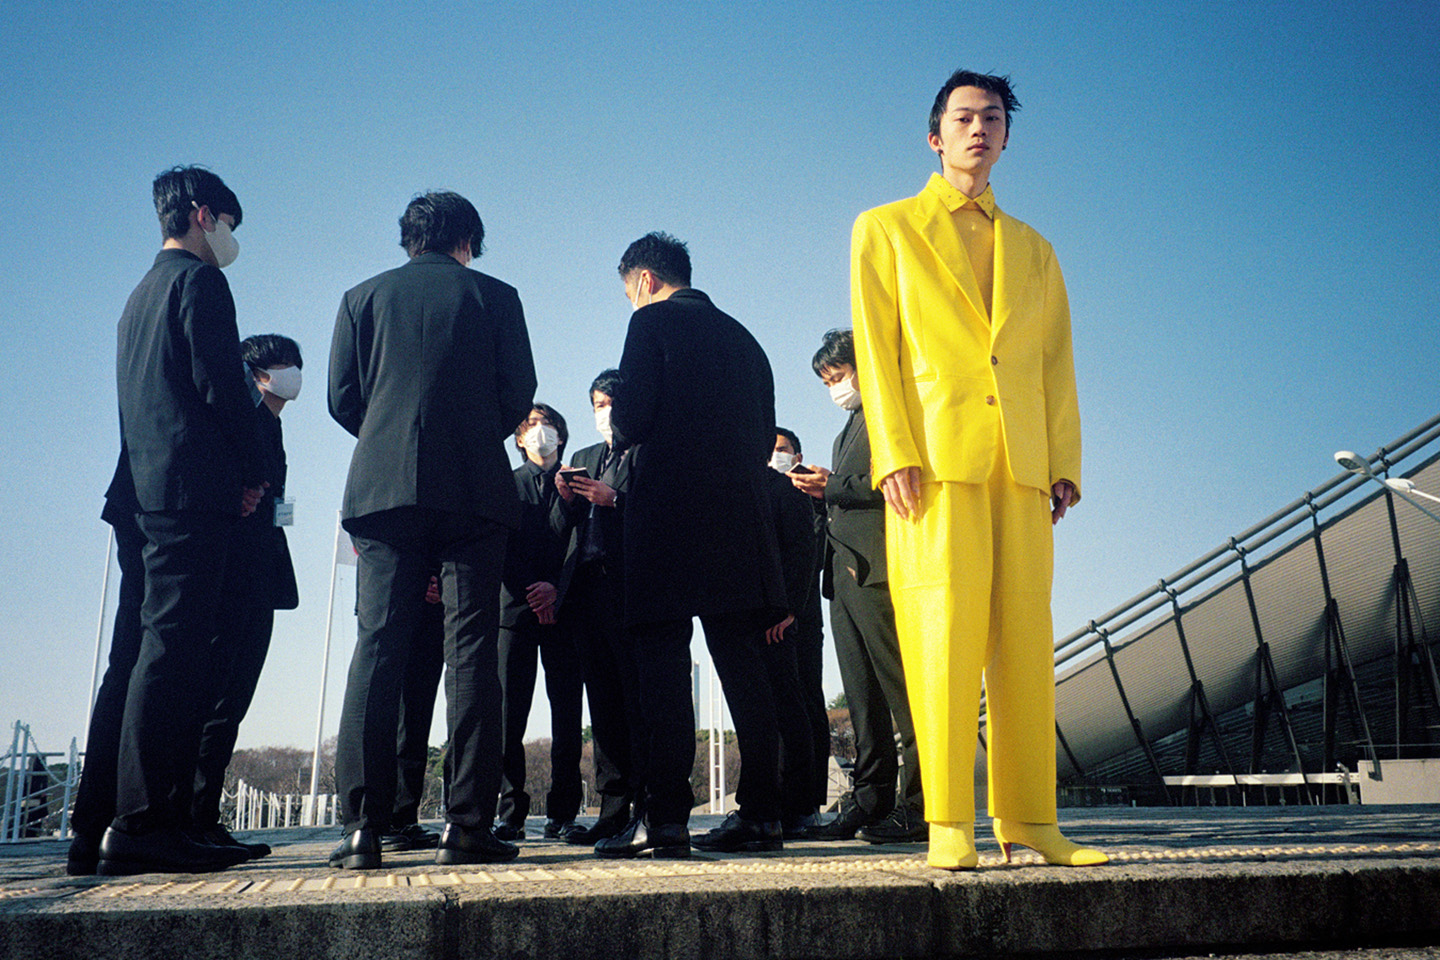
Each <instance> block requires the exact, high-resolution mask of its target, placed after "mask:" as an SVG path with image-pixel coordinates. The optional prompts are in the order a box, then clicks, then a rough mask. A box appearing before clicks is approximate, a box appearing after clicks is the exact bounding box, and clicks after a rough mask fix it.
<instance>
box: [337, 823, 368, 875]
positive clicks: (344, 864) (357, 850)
mask: <svg viewBox="0 0 1440 960" xmlns="http://www.w3.org/2000/svg"><path fill="white" fill-rule="evenodd" d="M330 866H332V867H334V868H335V869H337V870H342V869H343V870H379V869H380V837H379V835H378V834H376V833H375V831H374V830H371V829H370V828H369V827H360V828H358V829H356V830H352V831H351V832H350V833H349V834H348V835H347V836H346V837H345V839H344V840H341V841H340V846H338V847H336V848H335V849H334V850H331V851H330Z"/></svg>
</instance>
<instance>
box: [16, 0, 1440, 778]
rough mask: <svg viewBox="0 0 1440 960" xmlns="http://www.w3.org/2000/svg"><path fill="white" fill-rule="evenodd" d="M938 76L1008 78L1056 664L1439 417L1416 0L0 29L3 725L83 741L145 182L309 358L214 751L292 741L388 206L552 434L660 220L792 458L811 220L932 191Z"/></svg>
mask: <svg viewBox="0 0 1440 960" xmlns="http://www.w3.org/2000/svg"><path fill="white" fill-rule="evenodd" d="M958 66H966V67H970V68H973V69H979V70H987V71H989V70H994V71H998V72H1003V73H1009V74H1010V75H1011V76H1012V78H1013V79H1014V82H1015V89H1016V92H1017V94H1018V96H1019V98H1020V100H1021V101H1022V103H1023V105H1024V106H1023V109H1022V110H1021V112H1020V113H1019V114H1017V116H1016V119H1015V124H1014V127H1013V132H1012V136H1011V140H1010V147H1009V149H1008V150H1007V151H1006V153H1005V156H1004V157H1003V158H1002V160H1001V162H1000V163H999V164H998V165H997V167H996V168H995V172H994V175H993V178H992V182H993V183H994V185H995V190H996V197H997V200H998V202H999V204H1000V205H1001V206H1002V207H1003V208H1004V209H1005V210H1007V211H1008V212H1010V213H1012V214H1013V215H1015V216H1017V217H1019V218H1020V219H1022V220H1025V221H1027V222H1028V223H1030V224H1031V225H1032V226H1034V227H1036V228H1037V229H1038V230H1040V232H1041V233H1043V234H1044V235H1045V236H1046V237H1047V238H1048V239H1049V240H1050V241H1051V242H1052V243H1053V244H1054V246H1055V249H1056V251H1057V253H1058V256H1059V258H1060V262H1061V264H1062V266H1063V268H1064V271H1065V274H1066V278H1067V282H1068V285H1069V291H1070V299H1071V306H1072V311H1073V317H1074V330H1075V344H1076V364H1077V372H1078V377H1079V384H1080V395H1081V405H1082V416H1083V424H1084V430H1085V470H1084V494H1085V498H1084V503H1083V504H1081V506H1080V507H1079V508H1077V509H1076V511H1075V512H1074V513H1072V514H1071V516H1070V517H1069V518H1068V519H1067V520H1066V521H1064V523H1062V524H1061V526H1060V528H1059V530H1058V533H1057V554H1056V557H1057V560H1056V587H1055V597H1054V610H1055V627H1056V633H1057V636H1058V635H1063V634H1066V633H1069V632H1070V631H1071V630H1073V629H1075V628H1077V627H1079V626H1080V625H1082V624H1083V623H1084V622H1086V621H1087V620H1089V619H1090V618H1092V617H1095V616H1098V615H1099V614H1101V613H1103V612H1104V611H1106V610H1109V609H1110V608H1111V607H1113V606H1115V605H1116V604H1118V603H1120V602H1121V601H1123V600H1125V599H1127V598H1128V597H1130V596H1132V595H1133V594H1135V593H1137V592H1139V591H1140V590H1141V589H1144V588H1145V587H1147V586H1148V585H1150V584H1153V583H1154V582H1155V581H1156V580H1157V579H1158V578H1160V577H1162V576H1165V575H1167V574H1169V573H1170V572H1172V571H1174V570H1175V569H1177V568H1179V567H1180V566H1182V565H1183V564H1185V563H1186V562H1188V561H1189V560H1191V559H1193V558H1194V557H1195V556H1197V555H1199V554H1200V553H1202V552H1204V551H1205V550H1208V549H1209V548H1211V547H1213V546H1215V545H1217V544H1219V543H1221V542H1223V541H1224V540H1225V539H1226V538H1228V537H1229V536H1230V535H1232V534H1234V533H1236V532H1238V531H1240V530H1242V529H1243V528H1245V527H1248V526H1249V525H1250V524H1251V523H1253V522H1254V521H1256V520H1258V519H1260V518H1262V517H1264V516H1266V515H1268V514H1270V513H1271V512H1272V511H1273V510H1275V509H1276V508H1278V507H1279V506H1281V505H1282V504H1284V503H1288V502H1289V501H1290V500H1292V499H1293V498H1294V497H1296V496H1298V495H1299V494H1300V493H1302V492H1303V491H1304V490H1306V489H1308V488H1310V487H1312V486H1314V485H1316V484H1318V483H1320V482H1321V481H1323V480H1325V479H1327V478H1328V477H1330V476H1331V475H1332V474H1333V473H1334V472H1335V467H1334V464H1333V461H1332V460H1331V459H1330V455H1331V453H1332V452H1333V451H1334V450H1335V449H1337V448H1340V447H1349V448H1353V449H1356V450H1360V451H1363V452H1370V451H1373V450H1374V449H1375V448H1376V447H1378V446H1379V445H1380V444H1382V443H1384V442H1387V441H1389V440H1390V439H1392V438H1394V437H1396V436H1398V435H1400V434H1401V433H1403V432H1405V431H1406V430H1408V429H1409V428H1410V427H1412V426H1414V425H1415V424H1417V423H1419V422H1421V421H1422V420H1424V419H1426V418H1428V417H1429V416H1431V415H1432V414H1434V413H1435V406H1436V403H1435V401H1436V396H1435V394H1436V391H1435V370H1436V349H1435V336H1436V329H1437V326H1436V322H1435V318H1434V313H1435V303H1436V302H1437V294H1440V280H1437V277H1440V239H1437V227H1440V186H1437V181H1436V156H1437V153H1440V150H1437V148H1440V132H1437V131H1440V125H1437V119H1440V117H1437V108H1436V104H1437V103H1440V21H1437V19H1436V18H1435V16H1434V8H1433V5H1431V4H1427V3H1421V2H1413V3H1384V2H1381V3H1367V4H1353V3H1330V2H1303V3H1243V4H1242V3H1228V2H1225V3H1218V2H1217V3H1202V4H1191V5H1180V6H1175V5H1155V4H1142V3H1118V2H1102V3H1089V4H1072V3H1027V2H1007V3H984V2H967V3H925V2H917V3H905V4H898V3H844V2H835V3H806V2H795V3H787V4H783V5H780V4H776V5H773V6H772V5H766V4H758V3H744V2H742V3H729V4H711V3H697V4H691V5H688V6H686V7H685V8H684V9H678V8H673V7H670V6H667V5H658V4H649V3H634V4H625V5H622V6H609V5H605V4H574V5H567V4H563V3H545V4H527V3H519V4H503V5H502V4H486V3H474V4H454V3H452V4H416V3H396V4H391V5H386V6H384V7H377V6H375V5H372V4H350V5H346V4H328V5H325V6H324V7H323V8H320V7H314V8H312V7H311V6H310V5H304V4H295V5H288V6H285V7H281V8H277V7H275V6H274V5H259V4H250V3H230V4H211V3H203V2H197V3H186V4H167V5H163V6H156V5H153V4H138V3H128V2H116V3H111V4H104V5H54V4H42V3H35V2H24V0H22V2H9V3H6V4H4V5H3V6H0V90H3V92H4V96H5V99H6V103H5V106H4V109H3V110H0V219H3V223H4V225H5V229H4V230H3V231H0V304H3V307H0V351H3V354H0V355H3V356H4V357H5V358H6V360H7V361H8V363H7V369H6V375H5V376H3V377H0V403H3V405H4V408H5V409H6V410H7V411H8V413H9V418H8V425H7V427H6V429H5V430H4V432H3V434H0V463H3V468H0V469H3V474H0V475H3V478H4V482H3V484H0V498H3V510H0V517H3V519H0V609H3V610H4V611H5V617H4V619H3V622H0V722H3V723H5V724H8V723H10V722H11V721H13V720H15V719H22V720H25V721H26V722H28V723H30V724H31V725H32V729H33V730H34V732H35V734H36V736H38V737H39V738H40V741H41V745H42V746H44V747H45V748H46V749H50V750H59V749H64V748H65V746H66V745H67V744H68V742H69V738H70V737H71V736H77V735H80V734H81V733H82V726H83V721H84V716H85V708H86V696H87V690H88V682H89V677H90V663H91V658H92V655H93V650H94V641H95V633H96V620H97V616H98V613H99V605H100V585H101V576H102V570H103V561H104V553H105V543H106V528H105V526H104V525H103V524H102V523H101V522H100V520H99V512H100V506H101V496H102V494H103V491H104V489H105V485H106V483H107V481H108V479H109V476H110V472H111V469H112V467H113V465H114V459H115V455H116V452H117V450H118V440H117V429H116V418H115V370H114V328H115V321H116V320H117V319H118V317H119V314H120V310H121V307H122V306H123V304H124V301H125V298H126V296H127V295H128V294H129V291H130V290H131V288H132V287H133V286H134V285H135V283H136V282H137V281H138V280H139V278H140V277H141V275H142V274H143V273H144V272H145V270H146V269H147V267H148V266H149V264H150V262H151V260H152V259H153V256H154V252H155V250H156V249H157V248H158V246H159V233H158V229H157V227H156V224H155V219H154V213H153V209H152V208H151V206H150V197H149V184H150V180H151V179H152V178H153V176H154V175H155V174H156V173H157V172H158V171H160V170H161V169H163V168H165V167H168V166H170V165H172V164H175V163H182V162H183V163H191V162H198V163H205V164H207V165H209V166H211V167H212V168H213V169H214V170H215V171H216V172H218V173H219V174H220V175H221V176H222V177H224V178H225V179H226V181H227V182H228V183H229V184H230V185H231V186H232V187H233V188H234V189H235V191H236V192H237V194H238V195H239V197H240V199H241V202H242V204H243V205H244V210H245V219H244V224H243V226H242V227H241V228H240V229H239V230H238V231H237V233H236V236H237V239H238V240H239V241H240V244H241V255H240V259H239V260H238V261H237V262H236V263H235V265H234V266H232V267H231V268H229V270H228V271H227V274H228V276H229V279H230V283H231V287H232V289H233V291H234V293H235V299H236V302H237V307H238V311H239V319H240V330H241V333H242V335H246V334H250V333H262V332H271V331H274V332H280V333H285V334H287V335H290V336H292V337H294V338H296V339H297V340H298V341H299V342H300V343H301V346H302V348H303V350H304V351H305V355H306V358H307V361H308V363H307V369H306V373H307V375H308V379H307V381H306V386H305V389H304V392H303V393H302V394H301V397H300V399H299V401H297V402H296V403H294V404H292V405H291V406H290V407H289V408H288V409H287V411H286V413H285V430H286V441H287V447H288V449H289V453H290V463H291V483H290V493H291V494H292V495H293V496H294V497H295V498H296V499H297V500H298V506H297V520H296V523H297V525H296V526H295V527H293V528H292V532H291V546H292V551H293V552H294V555H295V558H296V561H297V568H298V570H297V573H298V577H299V582H300V590H301V598H302V599H301V607H300V609H299V610H298V611H295V612H291V613H282V614H280V615H279V616H278V617H277V622H276V632H275V640H274V643H273V644H272V647H271V654H270V661H269V663H268V665H267V668H266V674H265V676H264V677H263V678H262V680H261V685H260V690H259V692H258V694H257V697H256V701H255V705H254V707H253V708H252V711H251V717H250V719H249V720H247V722H246V725H245V727H243V728H242V730H241V746H256V745H263V744H294V745H308V744H309V743H310V741H311V738H312V736H313V727H314V722H315V704H316V685H317V684H316V680H317V674H318V669H319V662H320V647H321V640H322V638H323V635H324V630H325V619H326V618H325V611H326V600H327V591H328V585H329V577H330V557H331V545H332V543H333V537H334V516H335V510H336V508H337V507H338V505H339V501H340V493H341V489H342V486H343V483H344V477H345V471H346V468H347V465H348V461H349V454H350V450H351V441H350V439H349V437H348V435H346V434H345V433H344V431H342V430H341V429H340V428H339V427H338V426H336V425H335V424H334V423H333V422H331V421H330V419H329V417H328V416H327V414H326V412H325V404H324V380H325V372H324V371H325V359H326V355H327V352H328V347H329V338H330V330H331V326H332V324H333V322H334V316H335V308H336V306H337V305H338V303H339V299H340V295H341V294H342V293H343V292H344V290H346V289H347V288H348V287H350V286H352V285H354V284H355V283H358V282H359V281H361V280H363V279H365V278H366V277H368V276H370V275H372V274H374V273H376V272H378V271H380V270H383V269H387V268H389V267H391V266H394V265H396V264H398V263H399V262H401V260H402V259H403V254H402V252H401V250H400V249H399V247H398V245H397V243H398V230H397V227H396V218H397V217H398V216H399V214H400V212H401V211H402V209H403V208H404V205H405V203H406V201H407V200H408V199H409V197H410V196H411V195H412V194H413V193H415V192H416V191H419V190H423V189H427V188H435V187H444V188H450V189H454V190H458V191H459V192H461V193H463V194H465V195H466V196H468V197H470V199H472V200H473V201H474V202H475V204H476V206H477V207H478V208H479V210H480V212H481V215H482V216H483V218H484V220H485V223H486V228H487V245H488V252H487V253H486V255H485V257H484V258H483V259H482V260H481V261H479V262H478V263H477V264H476V266H478V267H479V268H480V269H482V270H485V271H486V272H489V273H493V274H494V275H496V276H498V277H500V278H502V279H504V280H506V281H508V282H510V283H513V284H514V285H515V286H516V287H518V288H519V290H520V294H521V297H522V299H523V300H524V303H525V308H526V314H527V318H528V321H529V325H530V331H531V337H532V340H533V342H534V346H535V351H536V357H537V366H538V372H539V379H540V391H539V394H538V398H539V399H542V400H545V401H546V402H548V403H551V404H553V405H554V406H556V407H558V408H559V409H560V410H561V412H562V413H564V414H566V415H567V417H568V418H569V419H570V421H571V423H572V425H573V428H574V433H575V437H576V440H575V441H574V442H576V443H577V444H580V443H588V442H590V441H591V439H593V436H592V430H591V428H590V427H589V417H588V413H587V410H586V404H585V391H586V387H587V385H588V384H589V381H590V379H591V377H592V376H593V375H594V374H595V373H596V372H598V371H599V370H600V369H601V368H602V367H605V366H609V365H612V364H613V363H614V362H615V361H616V360H618V358H619V353H620V347H621V344H622V343H623V339H624V331H625V324H626V321H627V318H628V316H629V309H628V307H627V305H626V303H625V300H624V297H623V296H622V294H621V289H620V283H619V281H618V279H617V277H616V274H615V263H616V262H617V260H618V259H619V256H620V253H621V252H622V251H623V250H624V248H625V246H626V245H627V244H628V243H629V242H630V241H631V240H633V239H634V238H635V237H637V236H639V235H640V234H642V233H644V232H646V231H648V230H652V229H664V230H668V231H670V232H672V233H675V234H677V235H678V236H680V237H682V238H683V239H685V240H687V241H688V242H689V243H690V248H691V253H692V257H693V259H694V263H695V284H696V286H697V287H699V288H701V289H703V290H705V291H706V292H708V293H709V294H711V296H712V297H713V298H714V299H715V301H716V302H717V303H718V304H719V305H720V306H721V307H722V308H723V309H725V310H727V311H729V312H730V313H732V314H733V315H734V316H736V317H737V318H739V319H740V320H742V321H743V322H745V323H746V324H747V325H748V326H749V327H750V328H751V330H752V331H753V332H754V333H755V335H756V336H757V338H758V339H759V340H760V342H761V344H762V345H764V347H765V348H766V350H767V352H768V353H769V356H770V359H771V363H772V365H773V366H774V369H775V374H776V381H777V405H778V413H779V417H780V419H781V421H782V422H783V423H786V424H787V425H789V426H791V427H793V428H794V429H795V430H797V431H798V432H799V433H800V435H801V438H802V440H803V441H804V443H805V452H806V455H807V459H808V460H812V461H817V462H822V463H827V464H828V460H829V456H828V452H829V447H830V442H831V440H832V438H833V437H834V435H835V433H836V432H837V431H838V430H839V428H840V427H841V425H842V423H843V415H842V414H841V413H840V411H839V410H837V409H836V408H835V407H834V406H833V405H832V404H831V403H830V402H829V399H828V397H827V395H826V393H825V391H824V389H823V388H822V387H821V385H820V384H819V381H818V380H817V379H816V378H815V377H814V375H813V374H812V373H811V372H810V367H809V358H810V356H811V354H812V353H813V352H814V350H815V348H816V347H817V346H818V343H819V338H820V335H821V333H823V331H825V330H826V329H827V328H829V327H834V326H847V325H848V324H849V280H848V246H849V230H850V224H851V223H852V222H853V220H854V217H855V215H856V214H857V213H859V212H860V211H861V210H863V209H866V208H868V207H871V206H875V205H877V204H880V203H884V202H887V201H890V200H894V199H897V198H899V197H902V196H906V195H910V194H913V193H915V192H917V191H918V190H919V189H920V187H921V186H922V185H923V184H924V182H925V180H926V178H927V177H928V176H929V174H930V172H931V171H932V170H934V169H936V164H935V162H934V158H933V155H932V154H931V153H930V152H929V150H928V148H927V147H926V145H925V142H924V135H925V123H926V117H927V113H928V109H929V104H930V101H931V99H932V98H933V96H934V93H935V90H936V89H937V88H938V87H939V85H940V84H941V82H942V81H943V80H944V78H945V76H946V75H947V74H948V72H949V71H950V70H951V69H954V68H955V67H958ZM347 577H348V573H347V574H344V575H342V579H341V581H340V588H339V590H340V598H339V601H338V602H337V606H338V607H339V608H341V611H342V615H341V616H338V617H337V618H336V621H335V622H336V626H337V630H336V650H335V656H334V658H333V660H332V667H331V692H332V695H331V703H330V706H329V708H328V711H327V724H326V726H327V735H328V733H330V732H333V730H334V729H335V725H336V720H337V714H338V699H337V697H336V692H337V691H338V685H339V684H341V683H342V682H343V674H344V666H345V663H346V661H347V659H348V654H349V650H350V648H351V646H352V645H353V636H354V634H353V630H354V627H353V620H352V619H350V618H348V617H346V616H344V615H343V610H344V609H346V608H348V604H349V601H350V597H351V596H353V581H351V580H349V579H347ZM111 587H112V592H113V587H114V584H113V579H112V584H111ZM107 642H108V638H107ZM696 649H697V652H698V651H699V650H700V649H701V645H700V644H697V646H696ZM829 661H830V663H829V666H828V667H827V673H826V680H827V688H828V691H827V692H828V693H830V694H833V693H836V692H838V691H839V689H840V685H839V679H838V672H837V671H836V670H835V668H834V665H833V656H831V657H829ZM546 722H547V717H546V714H545V713H544V712H543V711H540V712H537V713H536V715H535V716H534V717H533V718H532V729H531V732H532V734H537V735H538V734H539V733H541V732H543V730H544V728H545V726H546ZM437 733H438V729H437Z"/></svg>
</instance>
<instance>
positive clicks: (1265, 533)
mask: <svg viewBox="0 0 1440 960" xmlns="http://www.w3.org/2000/svg"><path fill="white" fill-rule="evenodd" d="M1437 438H1440V416H1436V417H1432V418H1431V419H1430V420H1427V421H1426V422H1425V423H1422V424H1421V425H1420V426H1418V427H1416V428H1415V429H1414V430H1412V431H1410V432H1409V433H1407V434H1405V435H1404V436H1403V437H1400V438H1399V439H1398V440H1396V441H1395V442H1394V443H1392V444H1390V445H1389V446H1388V447H1381V448H1380V449H1379V450H1377V451H1376V452H1375V454H1374V456H1372V457H1370V458H1369V460H1368V462H1369V463H1370V465H1371V466H1372V467H1374V468H1375V469H1376V472H1377V473H1381V472H1384V471H1388V469H1389V468H1390V467H1391V466H1393V465H1395V464H1396V463H1398V462H1399V461H1401V460H1404V459H1405V458H1406V457H1409V456H1410V455H1411V454H1413V453H1415V452H1416V451H1418V450H1420V449H1422V448H1423V447H1425V446H1426V445H1427V444H1429V443H1432V442H1434V441H1435V440H1436V439H1437ZM1370 482H1373V481H1371V480H1369V479H1368V478H1366V477H1363V476H1356V475H1354V474H1351V473H1341V474H1339V475H1338V476H1336V477H1333V478H1332V479H1330V480H1329V481H1327V482H1326V483H1322V484H1321V485H1320V486H1318V487H1316V488H1315V489H1314V490H1311V491H1310V492H1309V493H1307V494H1305V495H1304V496H1302V497H1300V498H1299V499H1297V500H1295V501H1293V502H1291V503H1289V504H1287V505H1286V506H1284V507H1282V508H1281V509H1280V510H1277V511H1276V512H1275V513H1273V514H1271V515H1270V516H1268V517H1266V518H1265V519H1264V520H1261V521H1260V522H1259V523H1257V524H1255V525H1254V526H1252V527H1250V528H1249V529H1248V530H1245V531H1244V532H1242V533H1239V534H1237V535H1235V536H1233V537H1231V538H1230V540H1229V541H1228V542H1226V543H1224V544H1221V545H1220V546H1218V547H1216V548H1215V549H1213V550H1211V551H1210V552H1208V553H1206V554H1205V555H1204V556H1202V557H1200V558H1199V559H1198V560H1195V561H1193V562H1192V563H1190V564H1188V565H1186V566H1184V567H1182V568H1181V569H1179V570H1177V571H1175V572H1174V573H1172V574H1171V575H1170V576H1168V577H1166V578H1164V579H1163V580H1161V581H1159V582H1158V583H1157V584H1156V585H1155V586H1153V587H1151V588H1150V589H1148V590H1146V591H1144V592H1143V593H1139V594H1136V595H1135V596H1133V597H1131V598H1130V599H1129V600H1127V601H1125V602H1124V603H1122V604H1120V606H1118V607H1116V608H1115V609H1113V610H1111V611H1109V612H1108V613H1105V614H1102V615H1101V616H1099V617H1096V618H1095V619H1094V620H1091V621H1090V622H1089V623H1088V624H1086V625H1085V626H1084V627H1081V628H1080V629H1079V630H1076V631H1074V632H1073V633H1071V634H1069V635H1068V636H1065V637H1062V638H1061V639H1060V640H1059V641H1057V642H1056V644H1055V670H1056V673H1057V674H1058V673H1064V672H1065V671H1066V670H1068V669H1069V668H1071V667H1075V666H1079V665H1080V664H1081V663H1083V662H1086V661H1088V660H1090V659H1091V658H1092V657H1095V656H1099V655H1101V654H1102V653H1103V652H1104V647H1105V640H1106V638H1107V637H1115V636H1117V635H1119V633H1120V632H1121V631H1123V630H1125V629H1127V628H1129V627H1132V626H1135V625H1136V624H1138V623H1140V622H1142V621H1144V620H1145V618H1147V617H1149V616H1151V615H1152V614H1156V613H1160V612H1161V611H1163V610H1165V609H1166V608H1169V607H1170V606H1171V602H1172V598H1174V597H1176V596H1178V595H1180V594H1184V593H1188V592H1190V591H1192V590H1195V589H1196V588H1198V587H1200V586H1202V585H1203V584H1205V583H1207V582H1209V581H1211V580H1213V579H1214V578H1215V577H1217V576H1219V575H1220V574H1222V573H1224V572H1226V571H1227V570H1229V569H1230V568H1232V567H1238V565H1239V564H1240V562H1241V561H1242V559H1244V558H1247V557H1248V558H1250V559H1251V560H1252V561H1253V560H1254V559H1255V558H1256V557H1257V556H1258V555H1259V552H1260V551H1261V550H1262V549H1263V548H1265V547H1267V546H1271V545H1275V546H1279V544H1276V543H1275V541H1276V540H1278V539H1279V538H1280V537H1282V536H1283V535H1285V534H1286V533H1288V532H1289V531H1291V530H1293V529H1295V528H1296V527H1298V526H1300V525H1301V524H1305V523H1310V522H1312V520H1311V518H1312V517H1314V516H1316V515H1318V514H1319V512H1320V511H1322V510H1325V509H1327V508H1329V507H1331V506H1334V505H1335V504H1336V503H1337V502H1339V501H1341V500H1343V499H1345V498H1346V497H1348V496H1350V495H1351V494H1353V493H1354V492H1355V491H1357V490H1359V489H1360V488H1361V487H1363V486H1365V485H1366V484H1367V483H1370Z"/></svg>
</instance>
